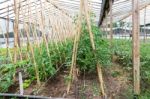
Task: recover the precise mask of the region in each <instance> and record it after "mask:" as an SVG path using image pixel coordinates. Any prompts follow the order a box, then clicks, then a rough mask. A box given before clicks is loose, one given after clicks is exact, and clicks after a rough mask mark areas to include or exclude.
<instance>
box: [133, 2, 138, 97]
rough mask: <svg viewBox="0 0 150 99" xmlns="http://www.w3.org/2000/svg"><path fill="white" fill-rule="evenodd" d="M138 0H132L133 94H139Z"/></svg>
mask: <svg viewBox="0 0 150 99" xmlns="http://www.w3.org/2000/svg"><path fill="white" fill-rule="evenodd" d="M138 3H139V0H132V25H133V26H132V35H133V36H132V38H133V39H132V42H133V45H132V54H133V55H132V57H133V79H134V83H133V87H134V95H139V94H140V42H139V4H138Z"/></svg>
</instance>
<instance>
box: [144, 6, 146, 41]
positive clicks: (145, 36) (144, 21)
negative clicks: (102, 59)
mask: <svg viewBox="0 0 150 99" xmlns="http://www.w3.org/2000/svg"><path fill="white" fill-rule="evenodd" d="M145 41H146V7H145V10H144V42H145Z"/></svg>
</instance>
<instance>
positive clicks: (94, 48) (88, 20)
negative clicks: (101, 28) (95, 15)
mask: <svg viewBox="0 0 150 99" xmlns="http://www.w3.org/2000/svg"><path fill="white" fill-rule="evenodd" d="M87 5H88V4H87V0H85V2H84V8H85V9H84V10H85V15H86V20H87V25H88V30H89V35H90V41H91V45H92V48H93V53H94V56H95V57H96V55H95V54H96V47H95V43H94V36H93V33H92V29H91V22H90V17H89V13H88V8H87ZM97 71H98V78H99V82H100V89H101V91H102V95H103V96H104V97H105V96H106V94H105V91H104V83H103V76H102V71H101V66H100V64H99V62H98V60H97Z"/></svg>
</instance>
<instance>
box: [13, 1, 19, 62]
mask: <svg viewBox="0 0 150 99" xmlns="http://www.w3.org/2000/svg"><path fill="white" fill-rule="evenodd" d="M14 12H15V21H14V63H16V61H17V44H18V19H19V18H18V14H19V13H18V11H17V0H14Z"/></svg>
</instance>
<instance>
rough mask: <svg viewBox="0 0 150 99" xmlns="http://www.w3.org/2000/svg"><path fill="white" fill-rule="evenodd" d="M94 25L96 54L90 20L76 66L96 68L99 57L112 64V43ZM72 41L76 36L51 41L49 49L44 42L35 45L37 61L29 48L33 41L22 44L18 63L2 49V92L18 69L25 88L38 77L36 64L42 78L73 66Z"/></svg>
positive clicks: (83, 36) (102, 62) (82, 69)
mask: <svg viewBox="0 0 150 99" xmlns="http://www.w3.org/2000/svg"><path fill="white" fill-rule="evenodd" d="M91 21H92V20H91ZM91 26H92V32H93V35H94V41H95V46H96V54H95V55H96V56H94V53H93V50H92V47H91V43H90V37H89V32H88V29H87V24H86V22H83V24H82V31H81V40H80V42H79V47H78V53H77V67H78V68H79V70H80V71H81V72H83V71H86V72H95V71H96V63H97V62H96V61H97V60H98V61H99V63H101V65H109V64H110V50H109V43H108V41H107V40H106V39H104V38H102V35H103V34H102V32H101V31H100V30H99V28H98V27H97V26H96V25H95V24H94V22H92V25H91ZM73 41H74V40H71V39H67V40H64V41H61V42H49V43H48V50H47V46H46V44H45V42H43V43H41V44H40V46H32V47H33V49H34V50H33V54H34V58H35V63H36V64H34V58H33V56H32V53H31V52H30V50H29V49H30V48H29V46H30V45H28V46H27V48H26V47H25V48H22V52H23V54H22V55H23V57H24V58H23V59H24V60H23V61H18V62H17V63H16V64H14V63H12V62H11V61H9V62H8V63H6V62H5V61H6V53H7V51H6V50H7V49H1V50H0V54H1V55H2V56H1V57H0V61H3V63H2V66H1V67H0V68H1V69H0V70H1V71H0V75H5V76H4V78H3V79H2V78H1V79H0V83H1V85H0V92H7V91H8V88H9V87H10V86H11V85H12V84H13V83H14V82H15V80H14V78H15V76H16V75H18V72H19V71H21V72H22V73H23V80H24V84H23V86H24V88H27V87H29V86H30V85H31V83H32V82H33V81H34V80H35V79H37V78H36V75H35V74H36V73H35V72H36V71H35V65H36V67H37V68H38V73H39V79H40V81H45V80H46V79H48V78H49V77H55V74H56V73H57V71H58V70H59V69H62V68H63V69H70V65H71V58H72V49H73ZM10 53H11V54H13V49H10ZM25 53H26V54H25ZM12 56H13V55H12ZM25 57H26V58H25ZM9 60H10V59H9ZM24 75H26V77H24ZM0 77H1V76H0ZM70 79H71V78H70V77H65V81H66V82H67V80H70Z"/></svg>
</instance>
